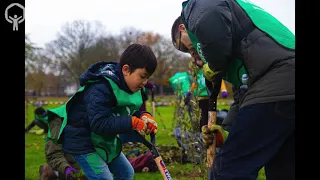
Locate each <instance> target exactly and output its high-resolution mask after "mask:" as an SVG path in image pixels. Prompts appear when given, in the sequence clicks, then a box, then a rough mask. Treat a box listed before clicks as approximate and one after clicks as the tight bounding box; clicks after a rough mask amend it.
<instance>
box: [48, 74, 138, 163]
mask: <svg viewBox="0 0 320 180" xmlns="http://www.w3.org/2000/svg"><path fill="white" fill-rule="evenodd" d="M105 78H106V79H107V80H108V81H109V83H110V85H111V87H112V90H113V92H114V94H115V97H116V99H117V105H116V107H114V109H113V113H112V114H111V115H110V117H111V116H132V115H133V114H134V113H135V112H136V111H137V110H138V109H139V107H140V106H141V105H142V97H141V92H140V91H138V92H135V93H134V94H129V93H127V92H125V91H123V90H121V89H120V88H119V86H118V85H117V84H116V83H115V82H114V81H113V80H112V79H109V78H108V77H105ZM95 82H97V81H89V82H88V83H95ZM88 83H87V84H86V85H84V86H82V87H81V88H80V89H79V90H78V91H77V92H76V93H75V94H74V95H73V96H72V97H71V98H70V99H69V100H68V102H67V104H65V105H63V106H61V107H59V108H55V109H49V110H48V111H49V112H50V113H54V114H56V115H58V116H60V117H61V118H63V122H62V126H61V128H60V132H59V136H58V139H59V138H60V135H61V133H62V131H63V129H64V127H65V126H66V124H67V117H68V116H67V107H68V105H69V103H70V102H71V101H72V100H73V99H74V98H75V97H76V96H77V95H78V94H79V93H81V92H82V91H84V90H85V88H86V87H87V86H88ZM51 115H52V114H51ZM49 119H50V116H49ZM49 138H51V133H50V130H49V132H48V137H47V139H49ZM58 139H54V142H57V140H58ZM91 140H92V143H93V144H94V146H95V150H96V152H97V154H98V155H99V156H100V157H101V158H102V159H103V160H105V161H106V162H107V163H110V162H111V161H112V160H113V159H114V158H116V157H117V156H119V154H120V152H121V150H122V144H121V141H120V139H119V138H118V135H117V134H114V135H107V136H102V135H98V134H95V133H93V132H91Z"/></svg>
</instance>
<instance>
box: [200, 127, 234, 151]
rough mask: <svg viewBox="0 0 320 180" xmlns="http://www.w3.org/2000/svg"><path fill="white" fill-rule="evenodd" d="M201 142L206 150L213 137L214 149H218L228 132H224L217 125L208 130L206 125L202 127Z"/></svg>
mask: <svg viewBox="0 0 320 180" xmlns="http://www.w3.org/2000/svg"><path fill="white" fill-rule="evenodd" d="M201 131H202V141H203V143H204V145H205V147H206V148H208V147H209V146H210V145H211V144H212V143H213V140H214V135H215V137H216V147H220V146H221V145H222V144H223V143H224V141H225V140H226V139H227V137H228V135H229V132H228V131H225V130H224V129H223V128H222V127H221V126H219V125H212V126H211V127H210V129H209V128H208V125H205V126H202V128H201Z"/></svg>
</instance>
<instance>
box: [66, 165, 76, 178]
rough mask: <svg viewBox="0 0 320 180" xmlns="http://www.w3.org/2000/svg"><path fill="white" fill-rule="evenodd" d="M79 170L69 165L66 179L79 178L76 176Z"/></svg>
mask: <svg viewBox="0 0 320 180" xmlns="http://www.w3.org/2000/svg"><path fill="white" fill-rule="evenodd" d="M76 173H77V170H76V169H74V168H72V167H67V168H66V172H65V175H66V180H77V179H78V178H77V176H76Z"/></svg>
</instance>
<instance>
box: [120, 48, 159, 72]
mask: <svg viewBox="0 0 320 180" xmlns="http://www.w3.org/2000/svg"><path fill="white" fill-rule="evenodd" d="M119 63H120V66H121V67H123V66H124V65H125V64H127V65H129V67H130V71H131V73H133V72H134V71H135V70H136V69H138V68H146V71H147V73H148V74H149V76H151V75H152V74H153V73H154V71H155V70H156V68H157V64H158V63H157V58H156V56H155V55H154V53H153V51H152V49H151V48H150V47H149V46H146V45H142V44H131V45H130V46H129V47H128V48H127V49H126V50H125V51H124V52H123V53H122V55H121V57H120V62H119Z"/></svg>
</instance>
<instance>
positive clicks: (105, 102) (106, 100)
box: [84, 81, 132, 134]
mask: <svg viewBox="0 0 320 180" xmlns="http://www.w3.org/2000/svg"><path fill="white" fill-rule="evenodd" d="M84 96H85V98H84V101H85V105H86V108H87V115H88V119H89V125H90V128H91V131H92V132H94V133H96V134H121V133H127V132H129V131H130V130H132V118H131V116H113V115H112V112H113V111H112V110H113V108H114V106H115V104H116V98H115V96H114V94H113V92H112V91H111V86H110V84H108V82H105V81H104V82H100V83H96V84H93V85H92V86H91V87H90V88H89V89H88V90H87V91H86V94H85V95H84Z"/></svg>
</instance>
